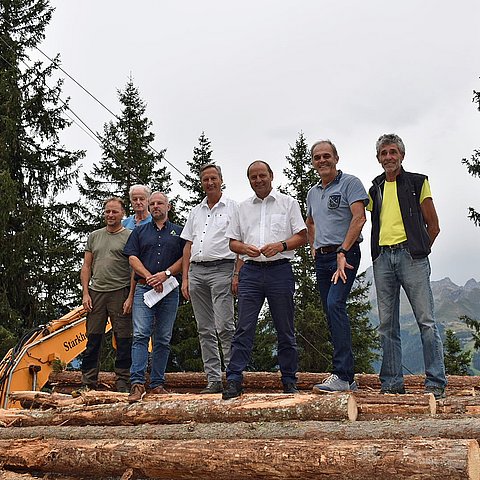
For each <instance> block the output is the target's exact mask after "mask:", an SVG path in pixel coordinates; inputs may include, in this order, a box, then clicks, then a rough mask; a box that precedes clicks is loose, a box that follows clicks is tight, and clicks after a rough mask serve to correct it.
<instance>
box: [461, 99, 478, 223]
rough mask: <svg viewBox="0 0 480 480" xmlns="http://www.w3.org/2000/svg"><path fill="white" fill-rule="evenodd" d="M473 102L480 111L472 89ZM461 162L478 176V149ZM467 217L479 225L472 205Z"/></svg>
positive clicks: (476, 212)
mask: <svg viewBox="0 0 480 480" xmlns="http://www.w3.org/2000/svg"><path fill="white" fill-rule="evenodd" d="M473 102H474V103H476V104H477V109H478V110H479V111H480V92H476V91H475V90H474V91H473ZM462 163H463V164H464V165H466V166H467V170H468V173H469V174H470V175H472V176H474V177H477V178H479V177H480V150H474V151H473V155H472V156H471V157H470V159H466V158H464V159H463V160H462ZM468 218H470V220H472V222H473V223H474V224H475V225H476V226H477V227H480V213H479V212H478V211H477V210H475V209H474V208H473V207H469V208H468Z"/></svg>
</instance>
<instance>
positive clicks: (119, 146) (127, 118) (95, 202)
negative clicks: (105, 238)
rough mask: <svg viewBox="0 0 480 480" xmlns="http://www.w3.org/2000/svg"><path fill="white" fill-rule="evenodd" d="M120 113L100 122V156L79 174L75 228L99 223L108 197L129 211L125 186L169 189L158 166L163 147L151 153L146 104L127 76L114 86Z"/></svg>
mask: <svg viewBox="0 0 480 480" xmlns="http://www.w3.org/2000/svg"><path fill="white" fill-rule="evenodd" d="M117 92H118V99H119V102H120V105H121V114H120V116H118V117H117V118H116V119H115V120H114V121H110V122H108V123H106V124H105V125H104V128H103V136H102V137H101V148H102V158H101V160H100V162H98V163H97V164H94V166H93V168H92V171H91V173H86V174H84V176H83V183H81V184H79V191H80V193H81V195H82V196H83V200H84V202H83V207H84V208H83V212H82V213H83V216H82V218H81V219H79V230H80V231H82V232H90V231H92V230H95V229H96V228H100V227H101V226H103V215H102V204H103V202H104V201H105V199H107V198H108V197H111V196H117V197H120V198H122V199H123V201H124V202H125V206H126V209H127V215H129V214H131V213H133V211H132V210H131V205H130V198H129V195H128V194H129V190H130V187H131V186H132V185H136V184H143V185H148V186H149V187H150V188H151V189H152V191H155V190H159V191H162V192H164V193H166V194H168V193H170V191H171V178H170V173H169V172H168V171H167V169H166V167H165V166H162V164H161V163H162V157H163V155H164V154H165V150H161V151H160V152H159V153H158V154H157V153H155V152H154V151H153V150H152V148H151V144H152V142H153V141H154V140H155V134H154V133H153V132H152V131H151V128H152V121H151V120H149V119H148V118H147V117H146V115H145V112H146V104H145V102H144V101H143V100H142V99H141V97H140V93H139V90H138V88H137V87H135V85H134V84H133V80H132V78H130V79H129V80H128V82H127V84H126V86H125V89H124V90H118V91H117Z"/></svg>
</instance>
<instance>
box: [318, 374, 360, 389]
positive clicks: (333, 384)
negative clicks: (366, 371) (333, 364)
mask: <svg viewBox="0 0 480 480" xmlns="http://www.w3.org/2000/svg"><path fill="white" fill-rule="evenodd" d="M357 388H358V387H357V384H356V383H355V382H352V383H351V384H350V383H349V382H347V381H346V380H341V379H340V378H338V375H335V374H334V373H332V374H331V375H330V376H329V377H327V378H326V379H325V380H324V381H323V382H322V383H318V384H317V385H314V386H313V391H314V392H316V393H323V392H347V391H349V390H356V389H357Z"/></svg>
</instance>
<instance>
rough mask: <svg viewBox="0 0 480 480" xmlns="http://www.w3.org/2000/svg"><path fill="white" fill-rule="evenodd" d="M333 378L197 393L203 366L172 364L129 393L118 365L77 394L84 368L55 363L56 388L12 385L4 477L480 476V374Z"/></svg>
mask: <svg viewBox="0 0 480 480" xmlns="http://www.w3.org/2000/svg"><path fill="white" fill-rule="evenodd" d="M325 377H326V374H313V373H299V374H298V387H299V388H300V390H301V392H300V393H299V394H297V395H288V394H283V393H279V392H281V383H280V377H279V375H278V374H274V373H247V374H245V379H244V386H245V394H244V395H242V396H241V397H240V398H237V399H232V400H228V401H224V400H222V399H221V395H220V394H217V395H200V394H198V391H199V390H200V389H201V388H203V387H204V386H205V383H206V379H205V376H204V375H203V374H201V373H170V374H167V387H168V388H169V390H170V391H171V392H172V393H171V394H168V395H151V394H147V395H146V396H145V398H144V399H143V401H142V402H139V403H134V404H129V403H128V401H127V396H128V395H127V394H123V393H115V392H112V387H113V384H114V377H113V374H109V373H102V374H101V375H100V383H101V387H102V390H97V391H89V392H85V393H82V395H81V396H80V397H78V398H73V397H72V396H71V395H69V393H70V391H71V390H72V389H74V388H78V386H79V383H80V374H79V373H78V372H61V373H58V374H54V375H52V376H51V377H50V384H51V386H54V393H51V394H50V393H44V392H14V393H12V394H11V396H10V399H11V400H15V401H16V402H18V403H19V404H21V406H22V408H21V409H13V408H12V409H8V410H0V467H1V470H0V480H6V479H33V478H39V477H40V478H49V479H54V478H55V479H62V480H67V479H79V478H83V479H86V478H95V479H107V478H108V479H122V480H124V479H130V478H132V479H133V478H146V479H150V478H163V479H196V480H197V479H215V480H223V479H228V480H241V479H290V478H291V479H315V478H321V479H326V478H332V479H349V480H353V479H362V480H365V479H372V478H375V479H378V478H381V479H382V480H387V479H395V480H401V479H407V478H408V479H422V480H423V479H479V480H480V449H479V444H478V440H479V439H480V397H477V396H476V395H475V393H476V390H478V389H479V388H480V377H452V376H451V377H449V385H448V389H447V399H445V400H440V401H437V402H436V401H435V399H434V397H433V395H432V394H424V393H423V382H424V378H423V377H421V376H415V375H411V376H407V377H406V379H405V380H406V388H407V391H408V392H409V393H408V394H405V395H381V394H380V393H379V390H380V385H379V382H378V377H377V376H376V375H357V376H356V381H357V383H358V385H359V387H360V389H359V391H358V392H345V393H334V394H314V393H311V389H312V386H313V385H314V384H315V383H318V382H320V381H322V380H323V379H324V378H325Z"/></svg>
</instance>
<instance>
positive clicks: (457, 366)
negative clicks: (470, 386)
mask: <svg viewBox="0 0 480 480" xmlns="http://www.w3.org/2000/svg"><path fill="white" fill-rule="evenodd" d="M443 346H444V352H445V353H444V359H445V371H446V373H447V375H468V368H469V366H470V363H471V361H472V352H471V351H470V350H468V351H466V352H464V351H463V350H462V346H461V344H460V340H459V339H458V338H457V337H456V336H455V332H454V331H453V330H450V329H447V330H445V342H444V344H443Z"/></svg>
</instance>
